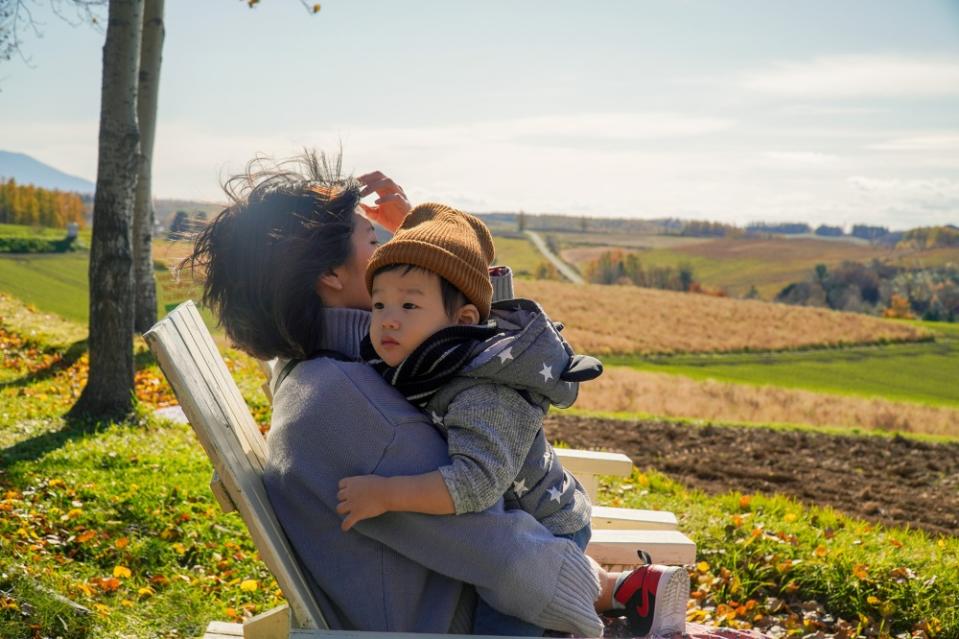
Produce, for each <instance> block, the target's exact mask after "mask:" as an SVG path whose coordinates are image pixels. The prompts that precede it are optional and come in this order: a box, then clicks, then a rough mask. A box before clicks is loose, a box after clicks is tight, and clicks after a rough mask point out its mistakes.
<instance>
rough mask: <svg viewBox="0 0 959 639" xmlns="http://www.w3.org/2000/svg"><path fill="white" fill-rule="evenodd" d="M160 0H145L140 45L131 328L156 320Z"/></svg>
mask: <svg viewBox="0 0 959 639" xmlns="http://www.w3.org/2000/svg"><path fill="white" fill-rule="evenodd" d="M165 33H166V31H165V28H164V25H163V0H146V1H145V3H144V12H143V36H142V37H143V42H142V44H141V47H140V76H139V77H140V81H139V85H138V89H137V120H138V122H139V124H140V170H139V171H138V176H137V190H136V205H135V207H134V209H133V290H134V292H135V298H136V311H135V316H134V317H135V319H134V324H133V325H134V328H135V329H136V331H137V332H138V333H143V332H145V331H147V330H148V329H149V328H150V327H151V326H153V324H155V323H156V321H157V292H156V281H155V279H154V277H153V225H154V221H155V219H156V212H155V210H154V208H153V193H152V191H153V140H154V138H155V134H156V118H157V99H158V97H159V88H160V64H161V63H162V61H163V38H164V35H165Z"/></svg>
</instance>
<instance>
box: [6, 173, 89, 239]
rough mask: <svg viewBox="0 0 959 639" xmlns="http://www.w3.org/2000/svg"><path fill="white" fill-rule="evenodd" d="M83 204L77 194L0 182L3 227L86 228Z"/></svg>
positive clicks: (7, 181) (10, 181)
mask: <svg viewBox="0 0 959 639" xmlns="http://www.w3.org/2000/svg"><path fill="white" fill-rule="evenodd" d="M83 214H84V205H83V200H81V199H80V196H79V195H77V194H76V193H68V192H65V191H56V190H50V189H43V188H40V187H37V186H33V185H32V184H26V185H20V184H17V182H16V180H13V179H10V180H6V181H0V223H2V224H23V225H27V226H47V227H64V226H66V225H67V224H68V223H70V222H76V223H77V224H80V225H81V226H82V225H83V221H84V220H83Z"/></svg>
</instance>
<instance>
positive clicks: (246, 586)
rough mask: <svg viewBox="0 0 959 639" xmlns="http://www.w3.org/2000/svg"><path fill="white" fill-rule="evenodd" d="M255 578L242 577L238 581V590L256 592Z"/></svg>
mask: <svg viewBox="0 0 959 639" xmlns="http://www.w3.org/2000/svg"><path fill="white" fill-rule="evenodd" d="M258 585H259V584H257V582H256V579H244V580H243V581H242V582H240V590H243V591H245V592H256V589H257V586H258Z"/></svg>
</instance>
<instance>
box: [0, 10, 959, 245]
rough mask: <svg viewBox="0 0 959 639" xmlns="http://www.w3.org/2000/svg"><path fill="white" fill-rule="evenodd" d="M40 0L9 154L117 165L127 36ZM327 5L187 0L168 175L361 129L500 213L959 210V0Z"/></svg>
mask: <svg viewBox="0 0 959 639" xmlns="http://www.w3.org/2000/svg"><path fill="white" fill-rule="evenodd" d="M27 2H30V3H32V4H31V6H33V7H34V15H35V17H36V19H37V20H38V22H40V23H41V24H40V25H39V27H38V29H39V32H40V34H39V35H37V34H33V33H26V34H25V37H24V43H23V51H24V54H25V56H26V57H28V58H29V62H25V61H24V60H22V59H20V58H14V59H13V60H10V61H8V62H2V63H0V149H4V150H7V151H16V152H22V153H27V154H29V155H31V156H33V157H35V158H37V159H39V160H41V161H43V162H46V163H48V164H51V165H53V166H55V167H57V168H59V169H61V170H63V171H66V172H68V173H72V174H75V175H78V176H81V177H85V178H88V179H90V180H91V181H92V180H95V178H96V156H97V129H98V122H99V103H100V75H101V56H102V46H103V39H104V33H103V31H102V30H98V29H97V28H94V27H91V26H89V25H86V24H77V21H76V20H73V19H71V20H70V22H72V23H73V24H70V23H68V22H67V21H64V20H63V19H61V18H59V17H57V16H55V15H54V14H53V13H52V12H51V11H50V10H49V8H48V7H49V0H27ZM66 4H67V5H68V4H69V2H67V3H66ZM322 5H323V6H322V10H321V11H320V13H318V14H316V15H310V14H309V13H308V12H307V11H306V10H305V9H304V7H303V5H302V4H301V3H300V2H298V1H297V0H262V2H261V3H260V5H258V6H257V8H255V9H252V10H251V9H249V8H247V6H246V3H245V2H244V1H242V0H166V33H167V36H166V43H165V47H164V59H163V68H162V71H161V86H160V104H159V115H158V125H157V142H156V151H155V160H154V194H155V195H156V196H158V197H168V198H189V199H203V200H214V201H218V200H220V199H221V191H220V189H219V183H220V182H221V180H222V179H224V178H225V177H227V176H229V175H230V174H231V173H233V172H236V171H239V170H240V169H242V167H243V166H244V164H245V163H246V161H247V160H249V159H251V158H252V157H254V156H255V155H256V154H266V155H269V156H273V157H277V158H284V157H288V156H291V155H293V154H295V153H297V152H298V151H299V150H300V149H302V148H304V147H310V148H316V149H319V150H326V151H332V152H335V151H336V150H337V149H338V148H340V146H342V149H343V156H344V166H345V168H346V169H347V170H349V171H351V172H353V173H363V172H366V171H369V170H373V169H379V170H382V171H384V172H385V173H387V174H389V175H390V176H392V177H393V178H394V179H395V180H396V181H397V182H399V183H400V184H402V185H403V186H404V187H405V188H406V191H407V193H408V194H409V195H410V198H411V200H412V201H413V202H414V203H416V202H421V201H427V200H432V201H440V202H444V203H448V204H451V205H454V206H457V207H460V208H464V209H466V210H470V211H475V212H484V211H516V210H525V211H527V212H533V213H540V212H552V213H566V214H570V215H577V216H580V215H587V216H616V217H634V218H661V217H679V218H685V219H709V220H718V221H725V222H732V223H737V224H747V223H750V222H761V221H765V222H776V221H803V222H808V223H810V224H812V225H817V224H823V223H825V224H833V225H844V226H846V227H849V226H851V225H852V224H857V223H865V224H879V225H884V226H889V227H891V228H894V229H898V228H908V227H914V226H923V225H932V224H946V223H953V224H959V0H910V1H909V2H901V1H899V0H844V1H843V2H838V3H837V2H835V1H833V0H804V1H803V2H796V1H795V0H788V1H787V0H724V1H722V2H716V1H713V0H695V1H694V0H668V1H666V0H662V1H653V0H648V1H647V0H644V1H638V0H623V1H614V0H596V1H595V2H583V1H579V2H570V1H565V0H552V1H550V2H546V1H540V0H528V1H525V2H515V1H511V0H486V1H484V2H475V1H472V2H466V1H465V0H446V1H443V2H441V1H439V0H432V1H426V0H408V1H403V0H327V1H326V2H323V3H322ZM67 15H68V16H69V15H70V14H67Z"/></svg>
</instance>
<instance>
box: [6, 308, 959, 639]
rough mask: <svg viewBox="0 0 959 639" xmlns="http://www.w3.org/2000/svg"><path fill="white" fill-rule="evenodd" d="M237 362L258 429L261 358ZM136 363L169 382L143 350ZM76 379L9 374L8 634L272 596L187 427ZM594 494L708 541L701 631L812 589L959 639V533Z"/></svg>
mask: <svg viewBox="0 0 959 639" xmlns="http://www.w3.org/2000/svg"><path fill="white" fill-rule="evenodd" d="M0 302H2V304H0V315H2V316H3V317H4V327H5V328H6V330H8V331H11V332H13V331H16V332H17V333H18V334H23V333H30V332H33V333H34V334H33V336H32V337H31V339H32V340H34V343H35V345H36V346H37V347H38V348H39V349H41V350H44V349H45V350H46V351H51V350H52V351H61V352H65V351H66V349H67V348H68V347H69V345H70V344H71V343H72V340H73V339H74V338H75V336H76V335H77V334H78V333H80V332H82V327H71V326H70V325H69V324H67V323H61V324H50V325H49V326H44V327H43V329H44V330H36V331H34V330H33V329H32V328H31V318H33V321H39V320H37V319H36V318H34V317H33V316H34V313H32V312H31V311H29V310H28V309H25V308H22V306H21V307H18V306H17V303H16V302H15V301H14V300H11V299H9V298H7V299H0ZM37 328H40V327H37ZM227 355H228V358H229V359H228V367H229V368H230V369H231V371H233V373H234V376H235V377H236V378H237V381H238V383H239V386H240V389H241V392H242V393H243V395H244V397H246V398H247V400H248V402H250V403H251V404H252V405H253V408H254V412H255V414H256V415H257V418H258V419H259V420H260V421H262V420H264V419H265V418H266V416H267V415H268V413H269V407H268V405H267V404H266V403H265V399H264V397H263V396H262V393H261V392H260V390H259V384H260V381H261V380H260V374H259V372H258V370H257V368H256V366H255V364H254V363H253V362H252V361H251V360H249V358H244V357H242V356H240V355H238V354H237V353H235V352H233V351H227ZM138 359H139V361H140V363H141V367H143V368H144V370H145V371H146V373H148V374H149V375H152V376H154V377H155V376H156V375H157V374H158V373H157V370H156V367H155V366H154V365H152V364H150V363H149V357H148V356H143V355H141V356H140V357H139V358H138ZM37 361H38V362H41V363H42V361H41V360H39V359H38V360H37ZM82 370H83V367H82V360H80V361H77V362H75V363H74V364H72V365H71V367H70V368H69V369H68V370H67V369H64V370H59V371H58V370H56V369H55V368H51V369H50V370H49V371H45V370H44V369H40V370H30V371H28V372H22V371H20V370H19V369H18V370H17V371H14V377H13V378H4V381H3V382H0V468H2V469H3V472H2V473H0V512H2V516H0V636H3V637H5V638H6V637H10V638H11V639H20V638H23V639H27V638H32V637H34V636H56V635H59V636H63V637H69V638H71V639H87V638H88V637H104V636H107V637H113V636H151V637H170V638H172V637H183V636H196V635H198V634H200V633H201V631H202V629H203V627H204V626H205V624H206V623H207V622H209V621H210V620H213V619H223V620H226V619H237V618H239V617H242V616H244V615H245V616H249V615H251V614H256V613H259V612H262V611H263V610H265V609H267V608H269V607H272V606H273V605H276V604H277V603H279V601H280V595H279V593H278V592H277V591H276V586H275V583H274V582H273V580H272V578H271V577H270V576H269V574H268V573H267V572H266V569H265V567H264V566H263V565H262V563H260V562H259V561H258V560H257V558H256V555H255V550H254V549H253V546H252V544H251V542H250V541H249V538H248V535H247V533H246V532H245V531H244V529H243V527H242V524H241V523H240V520H239V519H238V517H237V516H236V515H235V514H231V515H224V514H222V513H220V512H219V510H218V508H217V506H216V504H215V502H214V500H213V497H212V495H211V494H210V492H209V488H208V482H209V478H210V472H211V467H210V464H209V462H208V460H207V459H206V457H205V455H204V454H203V452H202V449H201V448H200V446H199V444H198V443H197V442H196V440H195V438H194V436H193V434H192V433H191V432H190V429H189V427H187V426H183V425H174V424H170V423H165V422H161V421H159V420H157V419H155V418H153V417H151V415H150V412H149V410H150V408H149V406H147V405H144V406H143V407H142V410H141V412H140V413H139V414H138V415H137V416H135V417H134V418H132V419H130V420H129V421H127V422H124V423H119V424H110V423H99V422H74V421H69V420H66V419H64V418H63V417H62V415H63V413H64V412H65V411H66V409H67V408H68V407H69V406H70V404H71V402H72V400H73V398H74V397H75V396H76V394H77V393H78V392H79V386H80V384H79V383H78V382H77V379H78V378H79V377H81V373H82ZM47 372H48V373H49V374H45V373H47ZM149 387H150V386H149V385H148V388H149ZM164 392H165V393H167V395H166V397H169V395H168V393H169V391H168V390H167V391H164ZM161 395H162V393H161ZM601 501H602V502H603V503H606V504H610V505H617V506H629V507H641V508H664V509H669V510H672V511H674V512H676V513H677V514H678V515H679V516H680V518H681V521H682V523H681V528H682V530H684V532H686V533H687V534H689V535H690V536H691V537H692V538H693V539H695V540H696V542H697V544H698V561H700V562H701V563H700V565H699V566H697V569H696V571H697V572H696V573H695V579H696V585H695V588H697V589H698V591H699V596H700V597H701V599H700V603H701V604H703V605H704V607H703V608H702V610H703V611H704V612H703V613H702V614H705V615H707V616H708V615H712V616H711V617H704V618H702V619H701V620H703V621H706V622H709V623H722V624H726V625H735V624H736V623H738V620H737V619H729V618H726V617H723V619H722V620H720V618H719V615H718V610H720V608H718V607H716V608H710V606H726V608H727V609H728V608H730V606H732V604H733V603H737V604H743V605H745V603H746V602H748V601H749V600H752V601H754V602H755V603H754V604H750V605H753V606H754V610H753V612H755V613H762V612H763V611H764V610H765V605H766V604H765V603H764V602H765V601H766V597H801V598H803V599H808V598H816V599H819V600H820V601H822V602H825V603H827V604H828V606H829V609H830V611H832V612H833V613H834V614H841V615H843V616H844V617H846V618H850V619H852V620H853V623H854V624H856V623H860V622H862V623H865V622H863V619H864V618H866V619H867V620H868V623H869V624H871V625H872V626H873V627H875V628H879V627H880V626H882V627H883V628H885V629H886V630H897V631H899V630H904V629H909V628H911V627H913V626H914V625H915V624H921V623H926V624H927V625H930V626H932V627H934V628H938V627H940V626H941V632H940V635H939V636H941V637H952V636H957V635H959V618H957V617H959V611H957V609H956V608H955V606H954V605H953V603H954V600H952V599H950V597H953V598H954V593H955V591H956V588H957V587H959V567H957V557H959V541H957V540H956V539H952V538H944V539H939V538H931V537H928V536H926V535H924V534H923V533H920V532H916V531H910V530H901V529H882V528H878V527H870V526H869V525H868V524H866V523H863V522H861V521H858V520H855V519H852V518H847V517H843V516H842V515H839V514H837V513H835V512H833V511H831V510H825V509H816V508H806V507H804V506H802V505H799V504H797V503H795V502H792V501H790V500H787V499H784V498H779V497H761V496H754V497H752V498H750V499H749V500H747V501H746V502H745V505H744V501H743V500H742V498H741V496H740V495H738V494H728V495H720V496H706V495H704V494H702V493H699V492H696V491H687V490H685V489H684V488H682V487H681V486H680V485H678V484H676V483H674V482H671V481H670V480H668V479H667V478H666V477H664V476H662V475H658V474H655V473H638V472H637V473H635V474H634V475H633V477H632V478H630V479H629V480H627V481H625V482H624V481H611V482H609V483H607V484H606V485H605V487H604V489H603V491H602V492H601ZM757 530H758V531H759V532H758V533H756V531H757ZM826 531H831V533H827V532H826ZM827 535H828V537H827ZM820 548H822V549H823V550H819V549H820ZM703 562H704V563H703ZM906 569H908V571H910V572H905V570H906ZM902 575H906V577H902ZM909 575H913V576H909ZM254 586H255V587H254ZM62 597H66V598H67V599H69V600H71V601H73V602H76V603H77V604H79V605H81V606H83V607H85V608H86V609H88V610H90V611H91V612H90V614H86V615H85V614H82V613H78V612H76V611H75V609H74V608H72V607H71V606H69V605H68V604H67V603H65V602H64V601H63V599H62ZM871 598H874V599H871ZM870 602H875V603H870ZM732 607H735V606H732ZM884 612H885V613H889V614H887V617H888V619H884V618H883V613H884ZM697 614H700V613H697ZM859 615H862V617H860V616H859ZM883 624H884V625H883Z"/></svg>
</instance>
